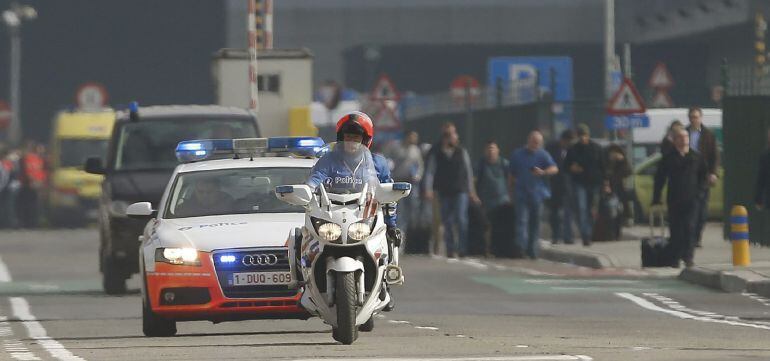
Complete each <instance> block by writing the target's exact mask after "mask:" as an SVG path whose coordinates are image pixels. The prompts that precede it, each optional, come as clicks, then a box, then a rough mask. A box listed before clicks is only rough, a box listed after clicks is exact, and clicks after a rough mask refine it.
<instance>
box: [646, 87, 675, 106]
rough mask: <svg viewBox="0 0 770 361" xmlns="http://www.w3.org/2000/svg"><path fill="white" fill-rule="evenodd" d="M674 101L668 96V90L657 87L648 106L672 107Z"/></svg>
mask: <svg viewBox="0 0 770 361" xmlns="http://www.w3.org/2000/svg"><path fill="white" fill-rule="evenodd" d="M673 107H674V101H673V100H671V97H670V96H668V92H666V91H665V90H663V89H659V90H657V91H656V92H655V95H654V96H653V97H652V101H651V102H650V108H673Z"/></svg>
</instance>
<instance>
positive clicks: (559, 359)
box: [294, 355, 593, 361]
mask: <svg viewBox="0 0 770 361" xmlns="http://www.w3.org/2000/svg"><path fill="white" fill-rule="evenodd" d="M315 360H316V359H295V360H294V361H315ZM323 360H324V361H593V358H591V357H590V356H585V355H574V356H573V355H533V356H508V357H505V356H496V357H461V358H424V357H421V358H325V359H323Z"/></svg>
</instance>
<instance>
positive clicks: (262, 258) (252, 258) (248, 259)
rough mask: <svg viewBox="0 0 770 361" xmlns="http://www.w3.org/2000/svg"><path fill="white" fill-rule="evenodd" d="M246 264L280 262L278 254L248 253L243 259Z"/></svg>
mask: <svg viewBox="0 0 770 361" xmlns="http://www.w3.org/2000/svg"><path fill="white" fill-rule="evenodd" d="M241 263H243V265H244V266H275V265H276V264H277V263H278V256H276V255H274V254H272V253H255V254H247V255H245V256H243V259H241Z"/></svg>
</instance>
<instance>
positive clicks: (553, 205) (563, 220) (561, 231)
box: [545, 129, 575, 244]
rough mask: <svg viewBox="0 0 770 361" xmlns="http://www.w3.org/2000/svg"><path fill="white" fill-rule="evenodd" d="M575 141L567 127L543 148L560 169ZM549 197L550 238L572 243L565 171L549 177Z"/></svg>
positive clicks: (555, 240)
mask: <svg viewBox="0 0 770 361" xmlns="http://www.w3.org/2000/svg"><path fill="white" fill-rule="evenodd" d="M574 142H575V131H573V130H572V129H567V130H565V131H563V132H562V133H561V136H560V137H559V140H556V141H553V142H551V143H549V144H548V145H547V146H546V147H545V149H546V151H547V152H548V154H550V155H551V158H553V160H554V162H556V166H557V167H558V168H559V169H560V170H562V169H565V168H564V159H566V157H567V151H568V150H569V148H570V147H571V146H572V144H573V143H574ZM550 186H551V198H550V199H549V200H548V201H547V202H546V205H547V207H548V219H549V223H550V226H551V240H552V242H553V243H554V244H557V243H559V242H562V241H563V242H564V243H566V244H573V243H574V240H573V239H572V209H571V207H570V197H571V193H570V190H569V186H570V181H569V177H568V174H567V173H566V172H563V171H562V172H559V173H557V174H556V175H554V176H553V177H551V179H550Z"/></svg>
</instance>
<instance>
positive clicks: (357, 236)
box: [348, 222, 372, 241]
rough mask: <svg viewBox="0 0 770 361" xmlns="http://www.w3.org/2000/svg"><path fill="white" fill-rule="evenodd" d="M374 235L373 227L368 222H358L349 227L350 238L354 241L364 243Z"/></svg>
mask: <svg viewBox="0 0 770 361" xmlns="http://www.w3.org/2000/svg"><path fill="white" fill-rule="evenodd" d="M370 234H372V227H371V226H370V225H369V224H368V223H366V222H356V223H353V224H351V225H350V227H348V238H350V239H352V240H354V241H363V240H364V239H366V237H369V235H370Z"/></svg>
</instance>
